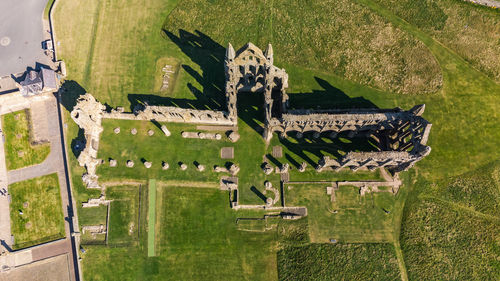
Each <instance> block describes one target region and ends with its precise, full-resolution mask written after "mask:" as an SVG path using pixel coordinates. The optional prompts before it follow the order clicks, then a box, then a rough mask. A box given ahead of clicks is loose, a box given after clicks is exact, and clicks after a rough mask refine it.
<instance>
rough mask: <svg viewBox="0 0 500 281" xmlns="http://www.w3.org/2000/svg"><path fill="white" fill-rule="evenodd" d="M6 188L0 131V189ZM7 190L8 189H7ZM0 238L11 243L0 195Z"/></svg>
mask: <svg viewBox="0 0 500 281" xmlns="http://www.w3.org/2000/svg"><path fill="white" fill-rule="evenodd" d="M0 128H2V118H0ZM2 188H5V189H6V190H7V188H8V183H7V165H6V163H5V150H4V136H3V132H2V133H0V189H2ZM7 192H8V191H7ZM0 240H1V241H4V243H5V244H7V245H9V246H10V245H11V242H12V240H11V232H10V210H9V200H8V197H7V196H0Z"/></svg>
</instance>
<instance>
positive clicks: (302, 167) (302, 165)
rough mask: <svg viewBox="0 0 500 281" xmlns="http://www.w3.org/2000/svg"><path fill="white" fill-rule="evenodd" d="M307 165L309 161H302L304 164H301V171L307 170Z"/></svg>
mask: <svg viewBox="0 0 500 281" xmlns="http://www.w3.org/2000/svg"><path fill="white" fill-rule="evenodd" d="M306 167H307V163H306V162H302V164H300V167H299V172H301V173H303V172H305V170H306Z"/></svg>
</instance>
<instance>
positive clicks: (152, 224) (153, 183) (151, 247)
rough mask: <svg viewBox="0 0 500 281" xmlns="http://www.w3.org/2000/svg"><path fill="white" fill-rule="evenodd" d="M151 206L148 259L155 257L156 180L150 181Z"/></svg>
mask: <svg viewBox="0 0 500 281" xmlns="http://www.w3.org/2000/svg"><path fill="white" fill-rule="evenodd" d="M148 190H149V192H148V195H149V200H148V203H149V206H148V257H154V256H155V255H156V251H155V245H156V242H155V235H156V228H155V226H156V180H149V184H148Z"/></svg>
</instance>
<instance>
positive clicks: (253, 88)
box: [71, 43, 431, 217]
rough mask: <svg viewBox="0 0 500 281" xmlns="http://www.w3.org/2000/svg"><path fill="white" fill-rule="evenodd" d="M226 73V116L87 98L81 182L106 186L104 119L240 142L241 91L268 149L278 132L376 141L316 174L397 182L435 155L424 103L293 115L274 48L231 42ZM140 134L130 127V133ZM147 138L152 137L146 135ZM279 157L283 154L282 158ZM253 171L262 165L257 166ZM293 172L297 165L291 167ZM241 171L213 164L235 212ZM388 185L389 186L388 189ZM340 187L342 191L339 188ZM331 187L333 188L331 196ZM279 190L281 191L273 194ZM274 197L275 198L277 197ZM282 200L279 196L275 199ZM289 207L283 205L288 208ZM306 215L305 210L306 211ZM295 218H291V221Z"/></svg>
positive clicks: (266, 168)
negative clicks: (346, 173)
mask: <svg viewBox="0 0 500 281" xmlns="http://www.w3.org/2000/svg"><path fill="white" fill-rule="evenodd" d="M224 67H225V96H226V102H227V104H226V108H225V110H219V111H216V110H196V109H185V108H179V107H173V106H158V105H149V104H147V103H144V104H141V105H138V106H136V107H135V108H134V109H133V110H132V112H125V111H124V109H123V108H122V107H119V108H117V109H111V110H106V107H105V106H104V105H103V104H101V103H100V102H98V101H96V100H95V99H94V97H93V96H92V95H90V94H85V95H83V96H81V97H80V98H79V99H78V101H77V105H76V106H75V107H74V109H73V111H72V113H71V116H72V118H73V120H74V121H75V122H76V123H77V124H78V126H79V127H80V128H81V129H83V130H84V135H85V147H84V149H83V150H82V151H81V153H80V155H79V157H78V161H79V164H80V165H81V166H84V167H85V168H86V170H87V172H86V174H85V175H83V177H82V179H83V181H84V183H85V184H86V186H87V187H88V188H101V187H100V185H99V183H98V180H97V179H98V176H97V174H96V168H97V166H98V165H101V164H103V163H104V161H103V160H101V159H98V157H97V152H98V148H99V139H100V134H101V133H102V131H103V128H102V125H101V121H102V119H104V118H110V119H124V120H143V121H155V122H176V123H192V124H201V125H217V126H219V127H224V128H232V130H228V131H227V132H226V136H227V139H228V140H230V141H231V142H233V143H234V142H237V141H238V139H239V138H240V136H239V134H238V132H237V128H238V127H237V125H238V112H237V97H238V94H239V93H243V94H245V93H248V94H255V93H259V94H260V93H262V94H263V95H264V99H263V100H264V104H263V105H262V106H263V109H264V110H263V111H264V119H263V120H264V121H263V127H264V128H263V132H262V137H263V138H264V140H265V142H266V143H269V142H270V140H271V138H272V136H273V134H274V133H278V135H279V137H280V138H287V136H288V134H293V136H294V137H295V138H296V139H301V138H303V137H304V134H306V133H308V134H311V133H312V137H313V138H315V139H319V138H321V137H326V138H330V139H334V138H337V137H338V136H339V134H340V133H343V134H344V135H347V137H348V138H353V137H356V136H359V137H370V139H371V140H375V142H376V145H375V146H376V148H375V151H372V152H355V151H348V152H347V153H345V154H343V155H341V156H339V157H337V158H336V159H334V158H332V157H330V156H323V157H322V158H320V160H319V161H318V163H316V166H315V167H313V168H315V170H316V172H318V173H319V172H323V171H327V170H331V171H337V170H339V169H350V170H351V171H354V172H355V171H357V170H359V169H367V170H370V171H373V170H375V169H378V168H385V169H387V170H388V171H390V172H391V173H392V174H393V175H395V177H397V173H398V172H401V171H405V170H407V169H409V168H411V167H412V166H413V165H414V164H415V163H416V162H417V161H419V160H421V159H422V158H424V157H425V156H427V155H428V154H429V153H430V150H431V149H430V147H429V146H427V145H426V143H427V140H428V137H429V132H430V129H431V124H430V123H429V122H428V121H426V120H425V119H424V118H423V117H422V114H423V112H424V110H425V105H417V106H415V107H413V108H411V109H410V110H402V109H400V108H394V109H351V110H344V109H321V110H314V109H290V108H289V96H288V95H287V93H286V89H287V88H288V74H287V73H286V71H285V70H284V69H281V68H278V67H276V66H275V65H274V64H273V49H272V46H271V44H269V45H268V47H267V49H266V50H265V51H264V52H262V51H261V50H260V49H259V48H257V47H256V46H255V45H253V44H252V43H248V44H246V45H245V46H243V47H242V48H241V49H239V50H238V51H235V50H234V49H233V47H232V46H231V44H229V46H228V48H227V49H226V56H225V61H224ZM161 130H162V131H163V133H164V134H165V136H167V137H168V136H170V134H171V133H170V131H169V130H168V129H167V127H166V126H165V125H162V127H161ZM114 133H115V134H119V133H120V128H119V127H118V128H115V129H114ZM130 133H131V134H132V135H135V134H137V130H136V129H135V128H133V129H132V130H131V132H130ZM148 134H149V136H152V135H153V134H154V132H153V131H150V132H148ZM182 137H183V138H197V139H210V140H214V141H220V140H221V139H222V135H221V134H218V133H203V132H185V131H184V132H182ZM280 155H281V153H280ZM266 161H267V160H264V163H263V164H262V165H261V167H262V170H263V172H264V173H265V174H266V175H269V174H271V173H272V172H273V171H275V172H276V173H278V174H281V179H282V180H281V181H282V183H287V182H288V173H289V169H290V165H289V164H288V163H284V164H283V165H281V166H279V167H276V169H274V168H273V167H272V166H271V165H270V163H268V162H266ZM108 162H109V165H110V166H111V167H116V166H117V161H116V160H114V159H109V161H108ZM143 164H144V166H145V167H146V168H148V169H149V168H151V167H152V166H153V165H155V164H154V163H151V162H148V161H146V162H144V163H143ZM179 165H180V169H181V170H182V171H185V170H186V169H187V165H186V164H185V163H182V165H181V164H179ZM255 165H259V164H258V163H256V164H255ZM126 167H127V168H133V167H134V162H133V160H132V159H130V160H127V163H126ZM162 168H163V170H167V169H168V168H169V164H168V163H166V162H164V163H162ZM306 168H307V163H305V162H303V163H302V164H301V165H300V167H297V168H296V169H297V170H298V171H299V172H304V171H305V170H306ZM197 169H198V171H200V172H203V171H204V170H205V166H204V165H200V164H198V165H197ZM293 169H295V167H294V168H293ZM239 170H240V168H239V166H238V165H235V164H234V163H233V164H232V165H229V166H228V167H220V166H215V167H214V168H213V170H212V171H213V172H215V173H228V174H231V176H232V178H231V179H233V180H224V181H223V182H221V189H223V190H229V191H230V192H234V193H235V194H234V196H232V199H231V202H232V203H231V205H232V206H233V208H245V206H243V205H239V203H238V198H239V193H238V186H237V182H238V181H237V178H236V177H235V175H236V174H237V173H238V171H239ZM350 185H353V186H358V185H359V187H360V188H361V189H360V193H361V194H364V193H366V192H367V191H369V190H371V191H376V190H378V189H377V186H378V185H384V183H383V182H382V183H377V182H375V183H370V182H367V183H362V184H361V183H359V184H358V183H356V182H354V183H350ZM386 185H387V184H386ZM389 185H391V186H393V189H392V191H393V193H395V192H397V190H398V189H399V185H400V181H399V180H398V179H397V178H394V179H393V181H392V182H391V183H390V184H389ZM270 186H271V184H270V183H267V184H266V188H267V190H271V191H275V190H274V189H272V188H271V187H270ZM337 186H338V185H337ZM332 188H333V187H331V188H330V189H329V190H330V191H331V190H333V189H332ZM276 192H277V191H276ZM276 192H275V193H276ZM276 194H278V193H276ZM274 197H275V198H273V199H270V198H268V199H269V200H268V202H266V204H265V205H248V206H247V207H249V208H253V207H256V208H274V207H272V205H274V204H275V203H276V201H277V199H276V198H278V197H277V195H276V196H274ZM282 208H284V204H283V207H282ZM302 213H303V212H302ZM292 217H293V216H292Z"/></svg>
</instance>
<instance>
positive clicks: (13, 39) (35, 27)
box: [0, 0, 50, 77]
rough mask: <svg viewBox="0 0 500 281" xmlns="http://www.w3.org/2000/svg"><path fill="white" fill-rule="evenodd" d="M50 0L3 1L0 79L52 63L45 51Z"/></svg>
mask: <svg viewBox="0 0 500 281" xmlns="http://www.w3.org/2000/svg"><path fill="white" fill-rule="evenodd" d="M47 1H48V0H0V77H2V76H6V75H10V74H15V73H20V72H24V71H26V68H27V67H28V66H30V67H32V68H35V67H36V63H37V62H38V63H41V64H48V62H49V61H50V59H49V58H48V57H47V56H45V54H44V53H43V50H42V41H43V32H44V31H43V26H42V15H43V10H44V9H45V6H46V5H47ZM45 32H46V31H45Z"/></svg>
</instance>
